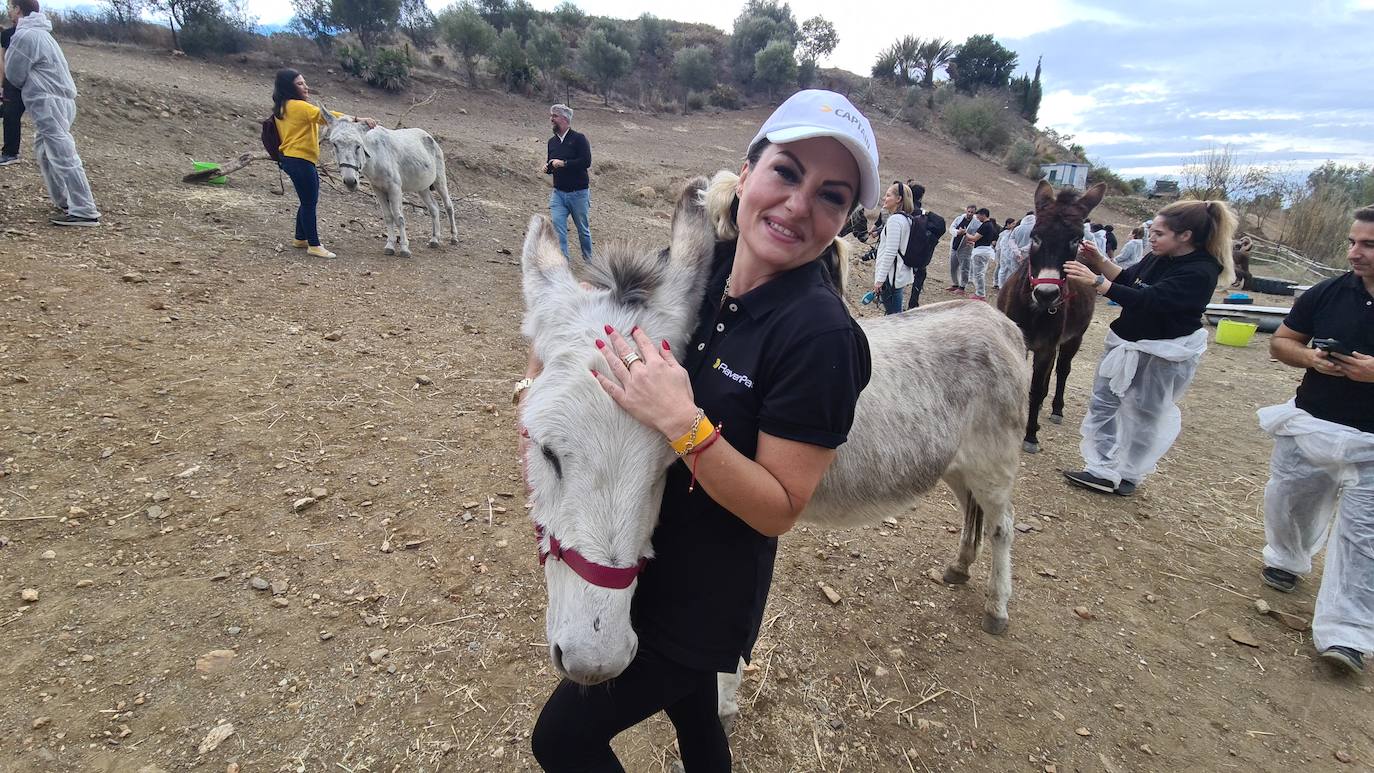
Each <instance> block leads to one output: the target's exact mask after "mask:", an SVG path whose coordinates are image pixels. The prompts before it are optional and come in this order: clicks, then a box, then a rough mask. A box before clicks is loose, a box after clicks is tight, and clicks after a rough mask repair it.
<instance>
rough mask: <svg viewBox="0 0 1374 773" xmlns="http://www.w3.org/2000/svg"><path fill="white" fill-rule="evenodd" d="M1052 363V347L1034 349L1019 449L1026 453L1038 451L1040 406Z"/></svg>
mask: <svg viewBox="0 0 1374 773" xmlns="http://www.w3.org/2000/svg"><path fill="white" fill-rule="evenodd" d="M1053 365H1054V349H1052V348H1051V349H1047V350H1042V349H1036V350H1035V364H1034V366H1033V367H1032V369H1031V391H1030V413H1029V415H1028V416H1027V417H1026V438H1025V440H1023V441H1021V450H1022V451H1025V452H1026V453H1028V454H1038V453H1040V406H1041V405H1043V404H1044V403H1045V395H1046V394H1047V393H1048V392H1049V391H1050V370H1051V367H1052V366H1053Z"/></svg>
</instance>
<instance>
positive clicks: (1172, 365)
mask: <svg viewBox="0 0 1374 773" xmlns="http://www.w3.org/2000/svg"><path fill="white" fill-rule="evenodd" d="M1206 350H1207V331H1206V329H1199V330H1197V331H1196V332H1194V333H1193V334H1191V335H1187V336H1183V337H1182V338H1175V339H1170V340H1164V341H1123V340H1122V339H1121V338H1120V337H1119V336H1117V335H1116V333H1113V332H1110V331H1109V332H1108V333H1107V347H1106V350H1105V351H1104V353H1103V355H1102V361H1101V362H1100V363H1099V364H1098V369H1097V377H1096V378H1095V379H1094V380H1093V395H1092V400H1091V401H1090V402H1089V403H1088V413H1087V415H1086V416H1084V417H1083V426H1082V427H1081V428H1080V430H1079V432H1080V434H1081V435H1082V436H1083V442H1082V444H1081V445H1080V446H1079V449H1080V450H1081V451H1082V453H1083V462H1084V470H1085V471H1086V472H1087V473H1088V474H1089V475H1094V476H1096V477H1099V478H1102V479H1104V480H1108V481H1111V483H1112V485H1113V486H1115V485H1118V484H1120V483H1121V481H1123V480H1129V481H1131V482H1132V483H1136V484H1139V483H1140V482H1141V481H1142V480H1144V479H1145V477H1146V476H1148V475H1150V474H1152V473H1153V472H1154V471H1155V467H1156V465H1157V464H1158V463H1159V460H1160V458H1161V457H1163V456H1164V454H1165V453H1166V452H1167V451H1168V450H1169V447H1170V446H1172V445H1173V444H1174V440H1175V439H1176V438H1177V437H1178V433H1179V431H1180V430H1181V429H1182V428H1183V414H1182V413H1181V412H1180V411H1179V409H1178V401H1179V400H1180V399H1181V398H1182V397H1183V393H1184V392H1185V391H1187V389H1188V384H1190V383H1192V380H1193V374H1195V373H1197V366H1198V363H1199V362H1201V360H1202V354H1203V352H1205V351H1206Z"/></svg>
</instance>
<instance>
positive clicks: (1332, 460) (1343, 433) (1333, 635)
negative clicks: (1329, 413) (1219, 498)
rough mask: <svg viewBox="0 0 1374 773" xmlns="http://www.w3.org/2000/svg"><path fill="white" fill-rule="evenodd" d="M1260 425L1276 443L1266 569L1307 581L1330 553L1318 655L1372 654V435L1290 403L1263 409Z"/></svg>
mask: <svg viewBox="0 0 1374 773" xmlns="http://www.w3.org/2000/svg"><path fill="white" fill-rule="evenodd" d="M1259 423H1260V428H1261V429H1263V430H1264V431H1265V432H1268V433H1269V434H1270V435H1273V436H1274V456H1273V459H1272V460H1271V461H1270V463H1269V483H1268V485H1266V486H1265V487H1264V537H1265V541H1266V544H1265V546H1264V563H1265V565H1266V566H1272V567H1276V568H1278V569H1283V570H1284V571H1287V572H1292V573H1293V574H1308V573H1310V572H1311V571H1312V557H1313V556H1315V555H1316V554H1317V553H1318V551H1320V550H1321V549H1322V547H1323V546H1326V547H1327V551H1326V568H1325V570H1324V571H1323V572H1322V582H1321V590H1320V591H1318V593H1317V609H1316V614H1315V615H1314V616H1313V618H1312V643H1313V644H1314V645H1316V648H1317V651H1318V652H1320V651H1322V650H1325V649H1326V648H1328V647H1332V646H1336V645H1340V646H1343V647H1353V648H1355V649H1357V650H1360V651H1361V652H1365V653H1368V652H1374V433H1369V432H1361V431H1360V430H1357V429H1355V428H1354V427H1347V426H1346V425H1344V424H1337V423H1335V422H1330V421H1326V420H1324V419H1318V418H1316V417H1315V416H1313V415H1312V414H1310V413H1308V412H1307V411H1304V410H1302V409H1301V408H1298V407H1297V406H1296V405H1294V404H1293V403H1292V402H1291V401H1290V402H1288V403H1285V404H1283V405H1271V406H1269V407H1268V408H1261V409H1260V410H1259ZM1333 516H1334V518H1333ZM1328 532H1329V539H1328Z"/></svg>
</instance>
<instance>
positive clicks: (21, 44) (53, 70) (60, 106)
mask: <svg viewBox="0 0 1374 773" xmlns="http://www.w3.org/2000/svg"><path fill="white" fill-rule="evenodd" d="M5 78H6V79H8V80H9V82H10V83H12V84H14V86H15V88H17V89H19V91H20V93H21V94H23V96H24V107H25V108H26V109H27V111H28V113H29V115H30V116H32V117H33V124H34V128H35V132H34V140H33V147H34V155H35V156H36V157H37V159H38V170H39V172H40V173H41V174H42V175H43V183H44V184H45V185H47V186H48V196H50V197H51V198H52V201H53V204H55V205H57V207H58V208H59V209H63V210H66V211H67V213H69V214H71V215H74V216H76V217H84V218H90V219H92V220H95V219H99V217H100V211H99V210H97V209H96V208H95V197H94V196H93V195H92V194H91V184H90V182H88V181H87V180H86V169H85V167H83V166H82V164H81V156H79V155H77V152H76V140H75V139H74V138H73V137H72V122H73V121H75V120H76V84H75V83H74V82H73V81H72V74H71V70H70V69H69V68H68V67H67V58H66V57H65V56H63V55H62V49H61V48H60V47H58V45H57V41H56V40H54V39H53V36H52V22H51V21H49V20H48V17H47V16H46V15H44V14H42V13H31V14H28V15H27V16H22V17H20V19H19V22H18V24H16V29H15V32H14V37H13V38H11V39H10V47H9V48H7V49H5Z"/></svg>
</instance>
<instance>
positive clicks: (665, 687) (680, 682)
mask: <svg viewBox="0 0 1374 773" xmlns="http://www.w3.org/2000/svg"><path fill="white" fill-rule="evenodd" d="M659 711H664V712H666V713H667V714H668V719H670V720H672V723H673V727H674V728H676V729H677V742H678V748H679V749H681V750H682V764H683V766H684V767H685V768H686V769H687V770H688V771H689V772H690V773H702V772H709V771H725V772H726V773H728V771H729V770H730V741H729V740H728V739H727V738H726V737H725V729H724V728H722V727H721V726H720V718H719V717H718V716H716V674H715V672H714V671H695V670H693V669H690V668H685V667H683V666H680V665H678V664H676V663H674V662H672V661H670V660H668V659H667V658H664V657H663V656H661V655H658V654H657V653H654V652H652V651H650V650H648V649H647V648H645V647H640V649H639V654H638V655H637V656H636V657H635V659H634V661H633V662H631V663H630V666H629V668H626V669H625V673H623V674H621V675H620V676H618V677H616V678H615V679H612V680H611V681H609V682H607V683H605V684H599V685H596V686H595V687H583V686H582V685H579V684H576V683H574V682H570V681H568V680H566V679H564V680H563V681H562V682H559V684H558V686H557V687H555V688H554V690H553V695H550V696H549V701H548V703H545V704H544V710H543V711H541V712H540V713H539V719H538V721H536V722H535V724H534V735H533V736H531V738H530V743H531V745H532V746H533V748H534V758H535V759H536V760H537V761H538V762H539V765H540V766H541V767H543V768H544V770H546V771H558V772H560V773H622V771H624V770H625V768H623V767H621V765H620V760H618V759H616V756H615V752H613V751H611V739H612V738H614V737H616V736H617V735H619V734H620V733H621V732H622V731H624V730H627V729H629V728H631V727H633V726H635V725H637V724H639V723H640V722H643V721H644V720H646V719H648V718H649V717H651V716H653V715H654V714H657V713H658V712H659Z"/></svg>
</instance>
